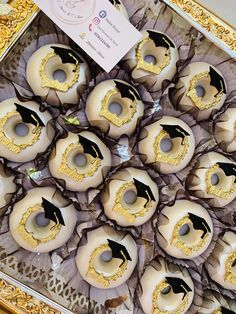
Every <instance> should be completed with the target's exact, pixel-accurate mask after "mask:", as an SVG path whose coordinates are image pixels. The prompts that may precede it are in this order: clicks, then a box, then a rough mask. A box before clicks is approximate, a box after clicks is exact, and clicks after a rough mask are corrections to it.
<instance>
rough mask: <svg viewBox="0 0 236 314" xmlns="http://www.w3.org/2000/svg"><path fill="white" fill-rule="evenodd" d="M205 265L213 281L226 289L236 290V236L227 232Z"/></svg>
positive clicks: (217, 243) (219, 239) (219, 240)
mask: <svg viewBox="0 0 236 314" xmlns="http://www.w3.org/2000/svg"><path fill="white" fill-rule="evenodd" d="M207 261H208V262H207V263H205V265H206V268H207V271H208V273H209V275H210V277H211V279H212V280H214V281H215V282H217V283H218V284H219V285H221V286H222V287H223V288H224V289H230V290H236V234H235V233H234V232H232V231H227V232H226V233H225V234H224V235H223V237H220V238H218V239H217V242H216V246H215V248H214V251H213V252H212V254H211V255H210V257H209V259H208V260H207Z"/></svg>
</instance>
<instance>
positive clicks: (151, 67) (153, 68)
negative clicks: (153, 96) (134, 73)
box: [136, 37, 171, 75]
mask: <svg viewBox="0 0 236 314" xmlns="http://www.w3.org/2000/svg"><path fill="white" fill-rule="evenodd" d="M148 42H152V39H150V38H148V37H147V38H144V39H143V40H142V41H141V42H140V43H139V44H138V45H137V48H136V59H137V66H136V69H137V70H139V69H141V70H144V71H148V72H151V73H154V74H157V75H158V74H160V73H161V71H162V70H163V69H164V68H165V67H167V66H168V65H169V64H170V59H171V55H170V49H168V50H167V52H166V57H165V60H164V61H163V62H162V63H161V64H152V63H148V62H146V61H145V60H144V59H143V53H142V49H143V46H144V45H145V44H146V43H148Z"/></svg>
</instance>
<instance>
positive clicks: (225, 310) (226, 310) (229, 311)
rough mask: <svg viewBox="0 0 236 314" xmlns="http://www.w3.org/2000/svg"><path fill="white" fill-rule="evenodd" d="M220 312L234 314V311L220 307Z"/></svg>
mask: <svg viewBox="0 0 236 314" xmlns="http://www.w3.org/2000/svg"><path fill="white" fill-rule="evenodd" d="M220 311H221V313H222V314H235V312H234V311H231V310H229V309H226V308H225V307H223V306H221V308H220Z"/></svg>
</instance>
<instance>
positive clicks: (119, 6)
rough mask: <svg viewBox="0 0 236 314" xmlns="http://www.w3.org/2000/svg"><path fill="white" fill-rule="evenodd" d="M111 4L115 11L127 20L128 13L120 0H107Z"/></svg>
mask: <svg viewBox="0 0 236 314" xmlns="http://www.w3.org/2000/svg"><path fill="white" fill-rule="evenodd" d="M109 1H110V2H111V4H113V5H114V6H115V7H116V8H117V10H118V11H119V12H120V13H121V14H122V15H123V16H124V17H125V18H126V19H129V15H128V12H127V10H126V8H125V6H124V4H123V2H122V1H121V0H109Z"/></svg>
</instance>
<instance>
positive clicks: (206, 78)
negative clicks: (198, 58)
mask: <svg viewBox="0 0 236 314" xmlns="http://www.w3.org/2000/svg"><path fill="white" fill-rule="evenodd" d="M176 90H177V92H176V93H175V95H174V97H173V99H174V102H175V101H177V102H178V106H179V108H180V109H181V110H182V111H187V112H192V113H193V115H194V116H195V118H196V119H197V120H204V119H208V118H209V116H210V115H211V113H212V111H213V110H217V109H220V108H221V107H222V106H223V104H224V102H225V99H226V92H227V90H226V83H225V80H224V78H223V76H222V74H221V73H220V71H219V70H217V69H216V68H215V67H214V66H212V65H210V64H208V63H204V62H194V63H191V64H189V65H188V66H187V67H186V68H185V69H184V70H183V73H182V76H181V78H180V80H179V81H178V83H177V85H176Z"/></svg>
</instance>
